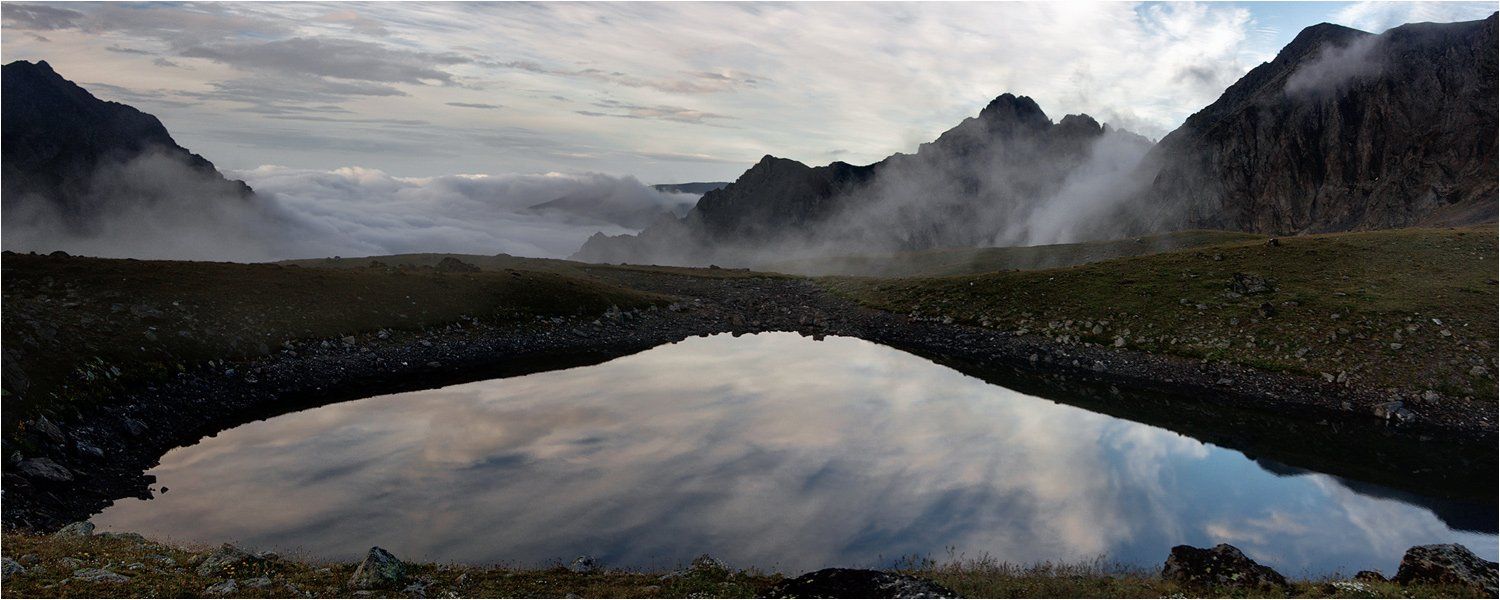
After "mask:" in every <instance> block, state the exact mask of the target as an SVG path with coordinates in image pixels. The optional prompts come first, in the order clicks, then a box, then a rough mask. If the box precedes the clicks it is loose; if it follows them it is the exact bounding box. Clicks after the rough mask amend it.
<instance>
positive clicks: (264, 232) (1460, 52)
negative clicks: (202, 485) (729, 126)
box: [3, 15, 1500, 265]
mask: <svg viewBox="0 0 1500 600" xmlns="http://www.w3.org/2000/svg"><path fill="white" fill-rule="evenodd" d="M1495 48H1496V17H1495V16H1493V15H1492V16H1491V17H1490V18H1488V19H1485V20H1481V21H1471V22H1464V23H1449V24H1430V23H1422V24H1411V25H1406V26H1402V27H1397V28H1395V29H1391V30H1389V31H1387V32H1385V33H1383V34H1380V35H1374V34H1369V33H1365V32H1361V31H1358V30H1354V29H1350V28H1346V27H1340V26H1336V25H1327V24H1324V25H1318V26H1314V27H1309V28H1307V29H1305V30H1304V31H1303V32H1302V33H1301V34H1300V35H1298V36H1297V37H1296V38H1295V39H1294V40H1293V41H1292V42H1291V43H1290V44H1288V45H1287V46H1286V47H1285V48H1284V49H1283V50H1282V51H1281V52H1280V53H1279V54H1278V55H1277V56H1276V58H1275V59H1274V60H1272V61H1270V62H1267V63H1265V64H1262V65H1260V66H1259V67H1256V68H1255V69H1253V70H1251V71H1250V72H1249V73H1247V74H1246V75H1245V76H1244V77H1243V78H1241V79H1240V80H1239V81H1238V82H1236V83H1235V84H1233V85H1232V86H1230V87H1229V88H1228V89H1227V90H1225V92H1224V93H1223V95H1222V96H1221V97H1220V98H1219V99H1218V100H1217V101H1215V102H1214V103H1212V104H1210V105H1209V106H1207V107H1205V108H1204V109H1202V110H1201V111H1199V112H1198V113H1196V114H1194V115H1192V116H1191V117H1189V118H1188V119H1187V120H1186V121H1185V122H1184V123H1183V124H1182V126H1181V127H1179V128H1178V129H1176V130H1175V131H1173V132H1171V133H1170V134H1168V135H1167V136H1166V137H1165V138H1163V139H1162V140H1161V141H1160V142H1159V143H1154V144H1153V143H1152V142H1151V141H1150V140H1148V139H1146V138H1143V137H1141V136H1138V135H1135V134H1133V133H1130V132H1127V131H1123V130H1120V129H1116V128H1113V127H1110V126H1108V125H1105V124H1101V123H1099V122H1098V121H1096V120H1095V119H1093V118H1092V117H1089V116H1088V115H1082V114H1079V115H1066V116H1063V117H1062V118H1060V119H1058V120H1056V121H1054V120H1053V119H1052V118H1051V117H1049V116H1048V115H1047V114H1046V113H1045V111H1044V110H1043V109H1042V107H1040V106H1038V105H1037V103H1036V102H1034V101H1033V100H1032V99H1030V98H1028V97H1026V96H1021V95H1015V94H1009V93H1007V94H1003V95H1001V96H999V97H997V98H995V100H994V101H992V102H990V103H989V104H988V105H987V106H985V107H983V109H982V110H980V111H979V112H978V114H977V115H976V116H973V117H970V118H968V119H965V120H964V121H963V122H961V123H959V124H958V125H957V126H955V127H953V128H951V129H949V130H948V131H946V132H944V133H943V134H941V135H940V136H938V137H937V139H935V140H933V141H931V142H929V143H924V144H921V145H920V146H919V147H918V148H917V149H916V151H915V152H914V153H911V154H896V155H893V156H890V157H888V158H886V159H884V160H881V161H879V162H876V163H873V164H869V165H852V164H848V163H844V162H834V163H831V164H828V165H825V166H809V165H805V164H803V163H800V162H797V161H793V160H789V159H784V158H776V157H773V156H766V157H764V158H762V159H761V160H760V161H759V162H757V163H756V164H755V165H753V166H751V167H750V168H749V169H748V170H747V171H745V172H744V174H742V175H741V176H740V177H739V178H738V179H737V180H736V181H734V182H732V183H723V182H704V183H685V184H660V185H656V186H648V185H645V184H642V183H641V182H639V181H637V180H636V179H634V178H632V177H617V176H610V175H602V174H588V173H585V174H558V173H548V174H537V175H447V176H441V177H424V178H412V177H396V176H392V175H390V174H387V173H384V172H381V171H377V170H371V169H362V168H357V167H348V168H342V169H335V170H331V171H326V170H308V169H296V168H289V167H273V166H266V167H260V168H257V169H251V170H245V171H238V172H233V173H230V176H231V177H233V179H232V178H230V177H225V176H224V175H222V174H221V173H220V172H219V171H218V170H217V169H216V168H215V167H214V165H213V164H212V163H210V162H209V161H208V160H206V159H204V158H203V157H200V156H198V155H196V154H193V153H191V152H190V151H188V150H187V149H185V148H183V147H181V146H180V145H178V144H177V143H176V142H175V141H174V140H173V139H172V137H171V136H170V134H168V132H167V130H166V128H165V127H164V126H163V125H162V124H161V122H160V121H159V120H157V119H156V118H155V117H153V116H151V115H148V114H145V113H142V112H140V111H138V110H136V109H134V108H131V107H129V106H126V105H123V104H119V103H114V102H105V101H101V100H99V99H97V98H95V97H94V96H92V95H91V94H89V93H88V92H87V91H86V90H84V89H83V88H81V87H79V86H77V85H75V84H73V83H72V82H69V81H67V80H66V79H64V78H63V77H62V76H61V75H59V74H57V73H56V72H54V71H53V70H52V68H51V67H50V66H49V65H47V63H45V62H38V63H29V62H25V61H18V62H13V63H11V64H8V65H6V66H5V67H4V94H3V97H4V149H5V153H4V211H5V213H6V215H5V219H4V247H5V248H6V249H11V250H23V251H24V250H41V251H50V250H57V249H61V250H66V251H69V252H74V253H83V254H93V255H100V256H129V257H138V258H186V259H216V260H273V259H284V258H295V257H316V256H331V255H369V254H390V253H402V252H467V253H480V254H493V253H500V252H503V253H507V254H513V255H523V256H541V257H561V256H567V255H569V254H570V253H571V254H572V255H573V258H576V259H580V260H588V261H598V262H635V263H655V264H706V263H710V262H713V263H719V264H726V265H750V264H756V263H763V262H768V261H773V260H786V259H793V258H797V257H802V256H819V255H831V254H836V255H849V254H867V253H868V254H888V253H891V252H899V251H907V250H920V249H929V248H944V247H974V246H1013V245H1036V244H1049V243H1067V242H1077V241H1087V240H1098V239H1107V238H1118V237H1123V236H1130V235H1136V234H1140V233H1146V232H1159V231H1171V230H1180V229H1186V228H1220V229H1234V230H1243V231H1254V232H1262V233H1273V234H1296V233H1306V232H1321V231H1342V230H1357V229H1374V228H1387V227H1403V226H1410V225H1447V224H1465V223H1474V222H1483V221H1493V220H1495V218H1496V210H1497V208H1496V194H1497V189H1496V182H1497V179H1500V175H1497V171H1496V164H1497V150H1496V144H1495V131H1496V129H1497V124H1496V122H1497V117H1496V105H1497V93H1496V50H1495ZM241 180H243V181H241ZM245 181H248V182H250V184H253V185H254V186H255V189H254V190H252V189H251V187H250V185H247V184H246V183H245ZM700 195H701V198H700ZM580 246H581V248H580ZM575 250H576V252H575Z"/></svg>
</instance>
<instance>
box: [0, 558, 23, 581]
mask: <svg viewBox="0 0 1500 600" xmlns="http://www.w3.org/2000/svg"><path fill="white" fill-rule="evenodd" d="M25 572H26V567H23V566H21V563H19V562H16V561H15V560H14V559H12V558H11V557H9V556H7V557H4V558H0V578H3V579H10V578H11V577H13V576H15V575H20V574H22V573H25Z"/></svg>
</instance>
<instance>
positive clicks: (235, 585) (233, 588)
mask: <svg viewBox="0 0 1500 600" xmlns="http://www.w3.org/2000/svg"><path fill="white" fill-rule="evenodd" d="M238 591H240V584H239V582H236V581H235V580H233V579H228V580H225V581H220V582H218V583H215V584H213V585H211V586H208V587H206V588H203V595H205V596H229V595H232V594H234V593H236V592H238Z"/></svg>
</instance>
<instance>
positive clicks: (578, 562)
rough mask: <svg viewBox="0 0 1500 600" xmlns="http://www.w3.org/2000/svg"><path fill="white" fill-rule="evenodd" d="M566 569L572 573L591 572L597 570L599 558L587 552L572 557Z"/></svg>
mask: <svg viewBox="0 0 1500 600" xmlns="http://www.w3.org/2000/svg"><path fill="white" fill-rule="evenodd" d="M568 570H569V571H572V572H574V573H593V572H595V571H598V570H599V560H598V559H596V558H594V557H592V556H589V555H587V554H585V555H583V556H580V557H578V558H575V559H573V562H572V563H571V564H569V565H568Z"/></svg>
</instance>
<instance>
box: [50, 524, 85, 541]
mask: <svg viewBox="0 0 1500 600" xmlns="http://www.w3.org/2000/svg"><path fill="white" fill-rule="evenodd" d="M91 535H94V524H93V523H91V522H89V521H78V522H76V523H68V524H67V525H65V526H63V528H62V529H59V530H57V531H56V532H55V533H53V534H52V537H56V538H66V537H89V536H91Z"/></svg>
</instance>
